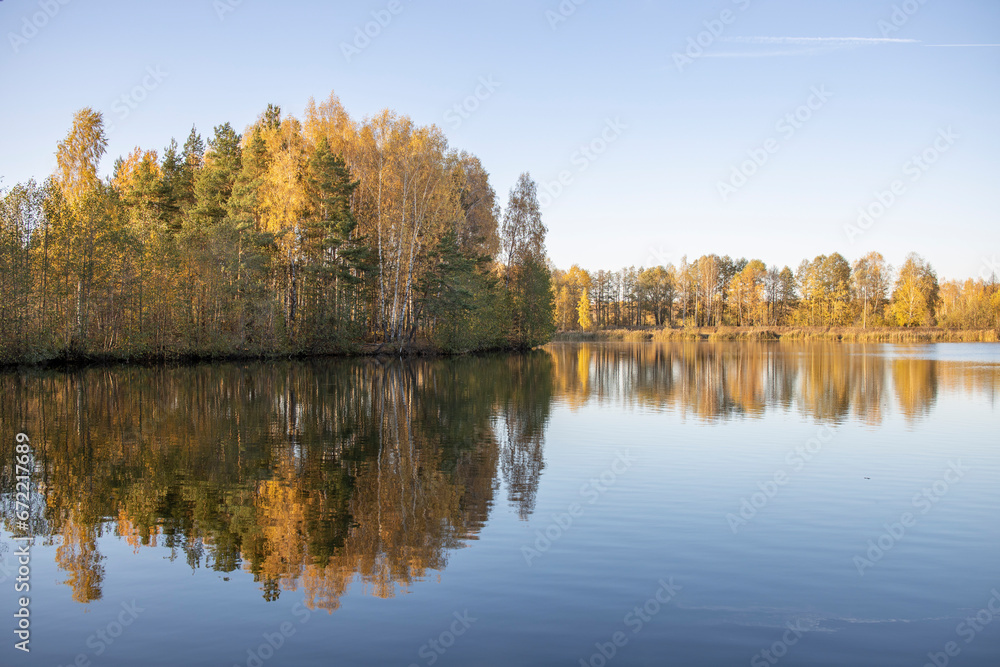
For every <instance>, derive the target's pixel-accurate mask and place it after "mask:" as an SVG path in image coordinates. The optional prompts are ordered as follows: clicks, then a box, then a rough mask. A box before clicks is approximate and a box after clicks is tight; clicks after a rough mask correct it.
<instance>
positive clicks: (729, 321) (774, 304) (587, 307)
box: [553, 252, 1000, 331]
mask: <svg viewBox="0 0 1000 667" xmlns="http://www.w3.org/2000/svg"><path fill="white" fill-rule="evenodd" d="M553 281H554V289H555V291H556V326H557V328H558V329H559V330H561V331H579V330H584V331H587V330H592V329H595V328H615V327H618V328H641V327H649V326H656V327H678V326H694V327H701V326H708V327H711V326H743V327H755V326H756V327H759V326H857V327H862V328H868V327H921V326H923V327H928V326H941V327H946V328H953V329H990V328H1000V284H998V282H997V279H996V276H995V275H994V276H991V277H990V278H989V279H984V278H979V279H975V280H973V279H968V280H966V281H958V280H949V281H945V282H943V283H939V281H938V277H937V274H936V272H935V271H934V269H933V267H932V266H931V265H930V263H929V262H927V261H926V260H925V259H924V258H922V257H920V256H919V255H917V254H914V253H911V254H910V255H908V256H907V258H906V261H905V262H904V263H903V265H902V266H901V267H900V268H899V269H898V270H894V269H893V267H892V266H890V265H889V263H888V262H886V260H885V258H884V257H883V256H882V255H881V254H879V253H877V252H870V253H868V254H867V255H865V256H863V257H861V258H860V259H858V260H857V261H855V262H854V263H853V264H852V263H850V262H849V261H848V260H847V259H846V258H844V257H843V256H842V255H840V254H839V253H833V254H832V255H820V256H819V257H816V258H815V259H813V260H803V261H802V263H801V264H799V266H798V268H797V270H795V271H793V270H792V269H791V268H790V267H788V266H785V267H783V268H780V269H779V268H778V267H777V266H771V267H770V268H769V267H768V266H767V265H766V264H765V263H764V262H763V261H761V260H759V259H753V260H747V259H732V258H731V257H729V256H726V257H719V256H718V255H705V256H702V257H699V258H698V259H696V260H694V261H688V259H687V257H684V258H683V259H682V260H681V262H680V263H679V264H678V265H676V266H675V265H673V264H669V265H667V266H654V267H651V268H635V267H630V268H626V269H622V270H620V271H597V272H593V273H592V272H588V271H586V270H584V269H581V268H580V267H579V266H576V265H574V266H573V267H571V268H570V269H569V270H568V271H560V270H554V271H553Z"/></svg>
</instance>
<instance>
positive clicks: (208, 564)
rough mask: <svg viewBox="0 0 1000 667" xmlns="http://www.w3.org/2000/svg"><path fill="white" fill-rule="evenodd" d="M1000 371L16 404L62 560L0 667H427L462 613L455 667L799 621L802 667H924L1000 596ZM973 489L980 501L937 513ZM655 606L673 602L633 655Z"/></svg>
mask: <svg viewBox="0 0 1000 667" xmlns="http://www.w3.org/2000/svg"><path fill="white" fill-rule="evenodd" d="M998 350H1000V346H995V345H976V344H969V345H950V344H949V345H913V346H909V345H908V346H884V345H835V344H813V345H809V344H786V343H781V344H764V345H741V344H733V343H698V344H685V343H677V344H673V343H669V344H646V345H630V344H609V345H573V344H565V345H563V344H560V345H553V346H550V347H548V348H547V349H546V351H545V352H542V353H539V354H535V355H530V356H527V357H517V356H512V357H507V356H495V357H484V358H468V359H458V360H415V361H409V362H403V363H399V362H390V363H381V362H369V361H335V360H334V361H329V360H328V361H316V362H307V363H275V364H246V365H242V364H222V365H216V366H194V367H183V368H175V369H155V368H154V369H92V370H88V371H83V372H81V373H77V374H74V375H72V376H65V375H60V374H54V373H48V372H39V373H29V374H26V375H23V376H20V377H19V378H18V377H17V376H13V375H9V374H8V375H0V389H2V392H0V415H2V416H0V419H2V420H3V423H4V424H5V429H7V430H11V429H20V428H21V427H20V426H11V424H14V423H17V424H22V423H24V424H27V427H26V428H28V430H29V431H30V432H32V433H33V434H35V433H38V434H40V435H39V436H38V437H36V438H34V441H35V442H36V444H37V445H38V456H39V460H40V461H41V465H43V466H44V467H45V470H46V475H47V480H46V481H47V487H46V488H45V496H44V499H45V500H46V501H47V502H46V503H45V504H41V503H40V502H39V503H37V512H38V513H39V514H44V515H45V520H44V521H43V520H41V517H39V518H40V520H39V521H38V523H37V525H38V527H39V529H40V530H41V531H43V532H44V530H45V529H46V527H50V528H51V529H52V531H53V532H54V534H53V535H52V536H51V538H49V537H47V536H45V535H40V536H39V537H38V538H37V539H36V544H35V549H34V552H33V560H32V577H33V578H32V583H33V589H32V605H33V607H32V610H33V614H34V620H33V629H34V633H35V634H34V635H33V639H34V642H35V643H34V644H33V652H32V654H31V655H30V656H24V655H21V654H15V653H14V652H13V650H12V647H11V642H5V643H4V644H2V645H0V665H4V666H6V665H29V666H33V665H39V666H44V667H52V665H66V664H70V662H71V661H72V660H73V659H74V658H75V656H76V655H78V654H83V655H85V657H87V658H89V659H90V660H91V661H92V664H94V665H127V666H129V667H131V666H132V665H138V664H142V665H150V666H156V667H159V666H161V665H162V666H164V667H166V666H168V665H169V666H171V667H173V666H174V665H178V664H184V665H191V666H192V667H199V666H201V665H205V666H206V667H207V666H212V667H217V666H219V665H221V666H223V667H229V666H230V665H243V666H246V665H247V664H248V660H249V655H248V650H251V649H254V648H255V647H259V645H260V644H261V642H262V641H263V639H262V638H263V636H264V635H265V634H267V633H274V632H275V630H276V629H277V628H279V627H280V626H281V624H282V623H285V622H288V623H291V624H292V627H293V628H294V629H295V634H294V635H292V636H290V637H289V638H288V639H287V642H286V643H285V644H284V645H283V646H282V647H281V648H280V650H279V651H277V652H276V653H275V654H274V657H273V659H268V660H265V661H263V662H262V667H270V666H271V665H295V666H300V665H301V666H305V667H311V666H313V665H316V666H319V665H324V666H325V665H330V664H336V665H391V664H399V665H411V664H417V665H421V666H422V665H427V664H428V658H427V655H429V654H427V653H426V651H425V653H424V654H423V655H422V654H421V653H420V651H421V648H422V647H424V646H426V645H427V642H428V640H429V639H431V638H436V637H439V636H440V635H441V633H442V632H443V631H445V630H447V629H448V628H449V627H450V624H451V622H453V621H454V614H456V613H459V614H461V613H463V612H464V611H465V610H468V611H469V613H470V615H471V616H472V617H474V618H476V619H477V620H476V621H475V623H474V624H473V625H472V626H471V628H469V631H468V633H466V634H464V635H463V636H461V637H460V638H458V640H456V642H455V644H454V645H453V646H451V647H449V649H448V650H447V651H446V652H444V653H442V654H440V655H438V659H437V660H435V664H436V665H437V666H439V667H440V666H445V667H446V666H447V665H486V666H489V665H553V664H579V660H580V659H581V658H583V659H586V658H589V657H590V656H591V655H592V654H594V652H595V651H596V650H597V649H596V648H595V644H597V643H601V642H607V641H608V640H609V639H610V637H612V635H613V633H614V632H616V631H625V632H626V633H628V639H629V641H628V643H627V645H625V646H623V647H621V648H620V650H619V652H618V654H617V655H616V657H615V658H614V659H613V661H611V662H609V666H610V667H617V666H618V665H622V666H631V665H660V664H682V665H694V666H699V665H706V666H712V667H714V666H716V665H731V664H748V663H750V661H751V659H752V658H753V657H754V656H755V655H757V654H758V653H759V652H760V651H761V650H762V649H766V648H768V647H769V646H771V645H772V644H773V643H774V642H775V641H777V640H779V639H780V638H781V637H782V634H783V632H784V630H783V628H785V627H787V625H786V624H788V623H793V624H795V625H796V627H801V628H803V630H804V634H803V637H802V641H801V642H800V643H797V644H796V645H795V646H794V647H792V648H791V650H790V651H789V653H788V655H787V656H786V657H785V658H784V659H783V660H782V661H781V663H780V664H782V665H810V666H814V665H816V666H826V665H829V666H830V667H834V666H836V667H841V666H842V665H852V666H862V667H868V666H871V667H875V666H879V667H881V666H882V665H894V664H913V665H921V664H924V663H925V662H926V659H927V653H928V652H934V651H941V650H943V647H944V646H945V644H946V643H947V642H948V641H961V639H960V638H957V636H956V633H955V628H956V626H957V625H958V623H960V622H961V621H962V619H963V618H965V617H966V616H968V615H969V614H972V613H975V612H976V611H978V610H979V609H981V608H983V607H984V606H985V605H986V604H987V602H988V601H989V599H990V595H991V593H990V591H991V589H993V588H997V587H998V586H1000V561H998V559H997V557H996V553H997V549H998V547H1000V522H998V521H997V519H996V517H997V512H998V510H1000V449H998V443H997V438H996V423H997V421H996V419H997V415H996V407H995V404H994V399H993V397H994V394H995V392H996V388H997V386H998V384H1000V365H998V363H997V362H998V361H1000V358H998V357H1000V351H998ZM15 382H17V383H20V384H17V385H16V390H15V385H14V384H12V383H15ZM15 397H16V399H15ZM828 433H829V434H832V437H831V438H829V439H828V440H827V441H826V442H825V444H823V445H822V447H820V448H819V449H817V450H816V451H815V452H813V453H811V454H810V455H809V456H808V457H805V456H803V449H802V448H803V447H807V446H808V445H807V443H809V442H810V441H811V440H813V439H815V438H817V436H818V435H819V434H828ZM33 437H34V436H33ZM9 446H10V445H9V443H6V444H5V443H0V448H3V447H8V448H9ZM622 451H628V452H629V456H630V457H632V458H634V461H635V462H634V464H631V465H630V466H629V467H628V468H627V469H626V470H623V471H620V472H619V473H616V474H615V475H613V476H612V475H610V474H609V472H608V471H609V470H611V469H612V466H613V464H614V462H615V460H616V458H617V457H618V456H619V454H620V452H622ZM806 451H807V452H808V450H806ZM0 454H2V456H4V457H5V460H10V459H11V454H10V453H9V452H8V451H3V452H0ZM955 461H960V462H961V464H962V466H963V467H964V468H966V469H967V470H968V472H967V474H965V475H964V477H963V478H962V479H961V480H960V481H959V482H957V483H954V484H951V485H949V488H948V489H947V491H946V492H945V493H943V494H942V495H941V496H940V497H939V498H937V499H936V501H935V502H934V503H933V505H932V506H931V507H930V509H929V510H928V511H926V512H921V510H920V509H918V506H917V505H915V498H917V497H918V496H919V495H920V494H921V493H922V491H923V490H924V489H927V488H933V487H934V484H935V483H936V482H939V481H940V480H942V479H943V475H944V473H945V471H946V470H948V469H949V466H950V465H951V464H952V462H955ZM777 473H783V474H784V475H785V477H784V478H783V479H786V480H787V481H786V482H785V483H782V484H781V485H780V487H769V484H770V483H772V482H773V480H775V479H776V477H775V476H776V474H777ZM601 479H605V480H606V481H608V480H610V481H611V483H609V484H608V485H607V486H606V487H605V488H603V489H602V490H600V491H599V492H597V493H595V489H596V488H598V487H595V486H594V480H601ZM3 483H4V485H5V487H4V491H5V492H9V485H10V478H9V476H5V477H4V478H3ZM768 488H771V490H772V491H773V493H772V494H771V495H770V496H767V499H766V502H764V503H763V504H762V505H761V506H760V507H755V508H753V513H752V516H750V517H749V518H748V519H745V521H746V523H745V524H740V525H739V526H738V530H736V531H735V532H734V530H732V528H731V525H732V524H731V523H730V521H729V520H728V519H727V517H729V516H730V515H735V514H738V513H740V512H741V511H742V508H743V503H744V501H749V500H750V499H752V498H754V497H755V495H756V494H760V493H765V492H766V491H767V489H768ZM4 498H5V502H9V496H8V495H5V496H4ZM38 498H39V499H41V496H39V497H38ZM758 499H759V497H758ZM591 501H592V502H591ZM573 504H578V505H579V506H580V507H581V511H579V512H578V513H577V514H576V515H574V517H573V519H572V523H571V524H570V525H567V524H566V518H565V515H566V513H567V512H568V511H569V508H570V507H571V506H572V505H573ZM906 512H910V513H913V514H914V515H915V516H916V522H915V525H913V526H912V527H911V528H909V529H908V530H907V532H906V534H905V536H904V537H902V538H901V539H899V540H895V541H894V542H893V544H892V545H891V548H890V549H888V550H887V551H886V552H885V553H884V555H883V556H882V557H881V558H879V559H878V560H877V562H875V563H874V564H873V566H872V567H871V568H869V569H867V570H866V571H865V573H864V576H860V575H859V573H858V569H857V567H856V563H855V558H856V557H857V556H859V555H862V556H864V555H865V554H866V553H867V551H868V549H869V542H870V541H877V540H878V539H879V538H880V537H881V536H882V535H883V533H884V532H885V530H886V528H885V526H886V525H887V524H890V525H891V524H892V523H893V522H897V521H899V519H900V517H901V516H902V515H903V513H906ZM6 515H9V513H7V514H6ZM6 515H5V516H6ZM7 527H8V529H9V527H10V526H9V525H8V526H7ZM8 535H9V533H8V532H6V531H0V536H2V537H0V558H3V559H4V561H5V562H9V561H10V559H11V551H12V542H10V541H9V539H7V536H8ZM539 535H543V536H544V535H548V536H549V538H546V539H549V542H550V543H549V544H548V545H547V546H546V544H545V543H543V542H540V541H539ZM526 547H528V548H532V549H536V548H540V549H541V551H539V553H538V555H537V557H535V558H533V559H532V560H531V563H530V564H528V563H527V562H526V558H525V555H524V554H525V552H524V549H525V548H526ZM664 578H672V579H673V580H674V581H676V583H678V584H680V585H681V586H682V587H683V588H682V589H681V591H680V593H679V594H678V595H677V597H676V599H674V600H673V601H672V602H671V603H670V604H668V605H666V606H665V607H663V608H662V609H661V610H659V611H658V612H657V614H656V615H655V616H653V617H652V618H650V620H649V621H648V622H646V623H644V624H643V626H642V629H641V632H639V633H637V634H633V633H632V628H631V626H629V625H626V623H625V619H626V618H628V616H627V615H628V614H629V613H630V612H631V611H632V610H634V608H635V607H636V605H641V604H643V603H644V602H645V601H647V600H649V599H650V597H651V596H652V595H653V594H654V593H655V592H656V590H657V588H658V585H659V584H658V582H659V581H660V580H661V579H664ZM0 585H2V586H4V587H7V586H9V585H10V581H9V580H8V581H6V582H4V583H2V584H0ZM88 597H89V598H90V601H89V602H84V601H83V600H86V599H87V598H88ZM132 600H137V602H138V604H139V606H140V607H142V608H143V609H144V611H143V612H142V613H141V614H140V615H139V617H138V619H137V620H136V622H135V624H134V625H132V626H130V627H129V628H128V630H127V631H126V632H124V633H123V634H122V636H121V637H120V638H117V639H116V640H115V642H114V643H113V644H109V645H107V646H106V648H105V651H104V652H103V653H102V654H101V655H100V656H98V655H96V654H95V653H96V650H95V648H94V646H95V645H96V644H94V643H93V641H91V640H90V638H91V637H93V636H95V635H94V633H95V632H96V631H98V630H99V629H102V628H105V627H107V625H108V623H110V622H113V621H114V619H115V618H116V617H117V615H118V614H119V613H120V612H121V609H122V607H121V605H122V603H128V602H131V601H132ZM14 604H15V601H14V597H13V594H9V595H3V596H0V618H10V617H11V613H12V611H13V608H14V607H13V605H14ZM633 618H634V617H633ZM88 641H91V643H90V644H88ZM961 647H962V654H961V656H960V659H961V663H959V662H958V660H957V659H956V662H955V664H956V665H957V664H961V665H968V666H973V667H980V666H982V667H995V666H996V664H997V662H996V656H997V655H1000V622H997V623H995V624H993V625H992V626H991V627H990V628H988V629H987V630H986V631H984V632H983V633H981V634H979V635H977V636H976V637H975V640H974V641H973V642H971V643H969V644H965V643H962V645H961ZM250 662H251V663H252V664H255V663H253V661H250Z"/></svg>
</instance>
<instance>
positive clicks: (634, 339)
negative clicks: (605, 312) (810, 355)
mask: <svg viewBox="0 0 1000 667" xmlns="http://www.w3.org/2000/svg"><path fill="white" fill-rule="evenodd" d="M674 341H691V342H699V341H720V342H723V341H745V342H777V341H826V342H837V343H997V342H1000V330H997V329H981V330H959V329H942V328H938V327H920V328H912V329H904V328H899V327H872V328H867V329H863V328H861V327H686V328H670V327H665V328H661V329H656V328H647V329H606V330H603V331H589V332H585V331H564V332H559V333H557V334H556V335H555V337H554V338H553V340H552V342H555V343H572V342H576V343H584V342H626V343H640V342H657V343H659V342H674Z"/></svg>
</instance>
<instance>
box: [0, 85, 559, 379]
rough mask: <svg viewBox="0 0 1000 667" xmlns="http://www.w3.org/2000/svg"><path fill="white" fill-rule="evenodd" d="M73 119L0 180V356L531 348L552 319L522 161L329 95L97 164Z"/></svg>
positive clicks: (93, 133) (93, 116)
mask: <svg viewBox="0 0 1000 667" xmlns="http://www.w3.org/2000/svg"><path fill="white" fill-rule="evenodd" d="M106 149H107V137H106V134H105V129H104V121H103V117H102V115H101V114H100V113H98V112H95V111H93V110H92V109H89V108H85V109H82V110H80V111H79V112H77V113H76V114H75V116H74V118H73V122H72V127H71V129H70V130H69V132H68V134H67V135H66V138H65V139H64V140H63V141H62V142H60V143H59V145H58V147H57V151H56V157H57V165H58V167H57V170H56V173H54V174H53V175H52V176H51V177H49V178H48V179H46V180H45V181H44V182H43V183H37V182H35V181H33V180H32V181H29V182H27V183H22V184H18V185H15V186H14V187H12V188H10V189H9V190H8V191H5V192H0V362H3V361H6V362H22V361H42V360H48V359H53V358H59V357H66V356H69V357H84V358H86V357H115V358H126V359H129V358H141V357H157V358H163V357H167V358H169V357H177V356H198V357H202V356H207V357H211V356H258V355H261V356H266V355H274V354H316V353H336V352H345V351H357V350H359V349H361V348H362V347H363V346H366V345H367V346H370V347H372V349H389V350H406V349H414V348H419V349H433V350H442V351H447V352H460V351H471V350H482V349H507V348H528V347H532V346H535V345H538V344H541V343H544V342H547V340H548V339H549V338H550V336H551V334H552V332H553V317H552V313H553V309H554V304H553V300H552V290H551V276H550V273H549V269H548V267H547V265H546V263H545V234H546V228H545V226H544V224H543V223H542V219H541V213H540V207H539V204H538V197H537V190H536V186H535V183H534V182H533V181H532V180H531V178H530V176H529V175H528V174H526V173H525V174H522V175H521V177H520V179H519V180H518V182H517V184H516V185H515V187H514V188H513V189H512V190H511V193H510V199H509V202H508V205H507V207H506V208H505V209H502V210H501V207H500V205H499V203H498V201H497V195H496V193H495V191H494V190H493V187H492V186H491V185H490V182H489V175H488V173H487V172H486V170H485V168H484V167H483V165H482V164H481V162H480V160H479V159H478V158H477V157H475V156H474V155H471V154H469V153H466V152H462V151H457V150H454V149H451V148H449V146H448V142H447V139H446V138H445V136H444V135H443V133H442V132H441V131H440V129H438V128H437V127H435V126H418V125H416V124H414V122H413V121H412V120H411V119H410V118H408V117H406V116H401V115H398V114H396V113H394V112H392V111H388V110H386V111H383V112H381V113H380V114H377V115H376V116H374V117H370V118H365V119H364V120H361V121H356V120H353V119H351V118H350V116H349V115H348V114H347V112H346V111H345V110H344V108H343V106H342V105H341V103H340V101H339V100H338V99H337V98H336V96H333V95H331V96H330V98H329V99H328V100H326V101H325V102H322V103H320V104H317V103H315V102H314V101H310V103H309V105H308V107H307V109H306V111H305V113H304V118H303V119H302V120H299V119H297V118H294V117H292V116H287V115H284V114H282V112H281V110H280V108H278V107H276V106H274V105H270V106H269V107H268V108H267V109H266V110H265V111H264V112H263V113H262V114H261V115H260V116H259V117H258V118H257V120H256V121H255V122H254V123H253V124H252V125H251V126H250V127H248V128H246V129H245V130H244V132H243V133H242V134H241V133H239V132H237V131H236V130H235V129H234V128H233V127H232V125H230V124H229V123H225V124H222V125H219V126H217V127H215V128H214V133H213V135H212V136H211V137H209V138H208V139H207V141H206V140H205V139H203V137H202V136H201V135H200V134H199V133H198V132H197V130H196V129H195V128H192V129H191V132H190V134H189V135H188V137H187V139H186V141H185V142H184V144H183V145H180V144H178V143H177V141H175V140H172V141H171V142H170V144H169V145H168V146H167V147H166V149H165V150H164V151H163V152H162V154H161V153H158V152H157V151H154V150H148V149H143V148H136V149H135V150H134V151H132V152H131V153H130V154H129V155H127V156H124V157H122V158H119V159H118V160H117V161H116V162H115V164H114V169H113V173H112V175H111V176H110V177H108V178H103V179H102V178H101V177H100V176H99V168H100V163H101V160H102V158H103V157H104V155H105V152H106Z"/></svg>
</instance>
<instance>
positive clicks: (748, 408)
mask: <svg viewBox="0 0 1000 667" xmlns="http://www.w3.org/2000/svg"><path fill="white" fill-rule="evenodd" d="M549 352H550V354H552V357H553V361H554V370H555V376H556V377H555V395H556V396H557V397H558V398H559V399H560V400H562V401H564V402H565V403H566V404H567V405H569V406H570V407H571V408H572V409H579V408H581V407H583V406H585V405H587V404H589V403H591V402H594V401H596V402H597V403H604V402H615V403H618V404H622V405H625V406H627V407H642V408H646V409H654V410H669V411H673V412H677V413H679V414H681V415H684V416H690V417H695V418H699V419H702V420H705V421H720V420H726V419H732V418H736V417H760V416H763V415H764V414H765V412H767V411H769V410H786V411H787V410H796V411H798V412H800V413H801V414H803V415H804V416H807V417H810V418H812V419H815V420H818V421H822V422H842V421H844V420H847V419H856V420H858V421H861V422H864V423H868V424H872V425H875V424H879V423H881V422H882V420H883V419H884V418H885V416H886V411H887V410H891V409H892V406H893V405H894V406H895V408H897V409H898V410H899V412H900V413H901V414H902V415H903V416H904V417H905V418H906V419H907V420H911V421H912V420H917V419H920V418H923V417H926V416H927V415H928V414H929V413H930V412H931V410H933V408H934V405H935V403H936V401H937V399H938V394H939V392H940V391H941V390H942V389H943V388H947V389H948V390H950V391H963V392H966V393H968V394H970V395H984V396H986V397H988V398H989V399H990V400H993V397H994V396H995V392H996V390H997V388H998V379H1000V366H997V365H996V364H992V363H982V362H978V361H946V362H945V361H938V360H936V359H934V358H933V357H928V356H923V357H921V356H917V355H910V356H897V355H892V354H887V346H884V345H845V344H842V343H810V344H801V345H795V344H788V343H780V344H777V343H705V342H702V343H664V344H654V343H634V344H632V343H616V344H604V345H588V344H560V345H553V346H551V347H550V348H549Z"/></svg>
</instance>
